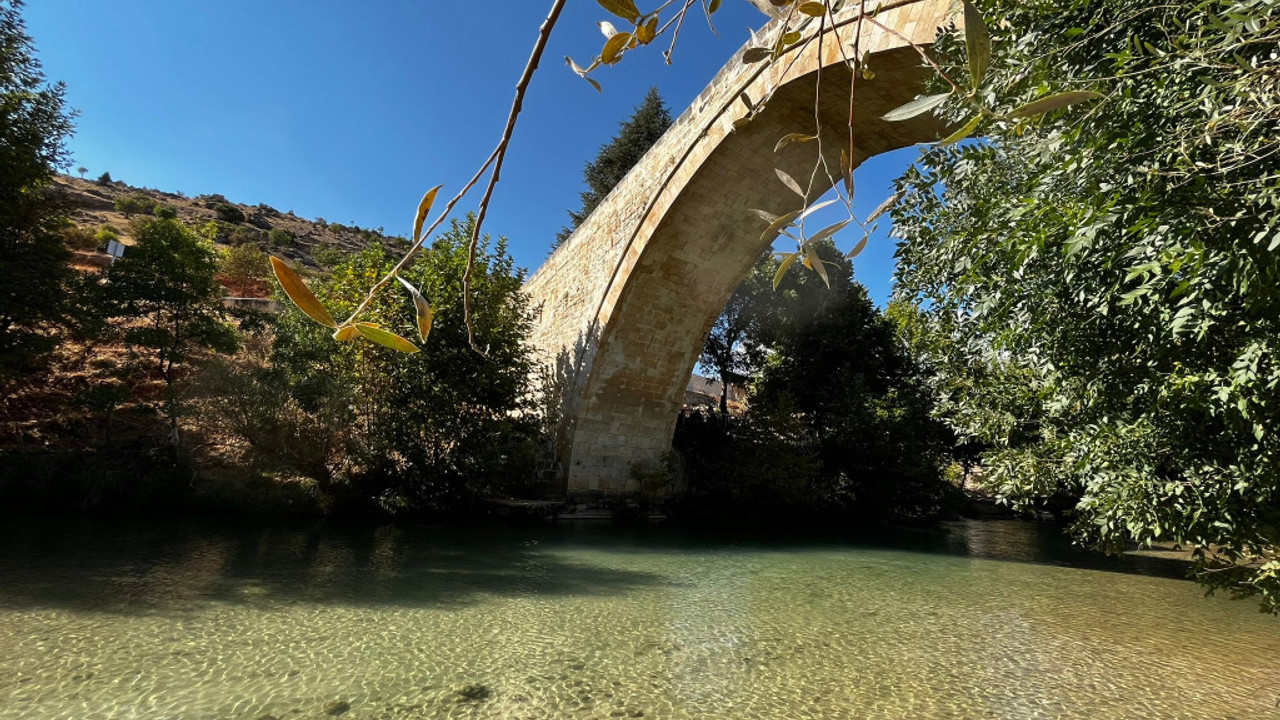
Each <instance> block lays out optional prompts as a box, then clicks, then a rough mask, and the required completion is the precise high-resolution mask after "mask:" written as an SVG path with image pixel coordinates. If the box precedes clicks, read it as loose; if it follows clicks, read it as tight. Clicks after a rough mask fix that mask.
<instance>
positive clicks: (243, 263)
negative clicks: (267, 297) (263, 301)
mask: <svg viewBox="0 0 1280 720" xmlns="http://www.w3.org/2000/svg"><path fill="white" fill-rule="evenodd" d="M218 272H219V275H220V277H219V279H220V280H222V281H223V282H225V283H226V284H227V285H228V286H229V287H230V288H231V290H232V292H233V293H235V294H237V295H248V294H250V293H249V292H247V291H249V290H254V291H257V292H262V291H265V290H266V288H267V287H268V285H267V283H268V281H269V280H270V278H271V264H270V263H269V262H268V261H267V254H266V253H264V252H263V251H262V249H261V248H259V247H258V246H257V245H254V244H252V243H245V244H243V245H236V246H234V247H231V248H228V249H227V250H226V251H225V252H223V254H222V259H221V262H220V263H219V265H218ZM257 292H254V293H253V294H257Z"/></svg>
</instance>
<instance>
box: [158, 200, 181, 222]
mask: <svg viewBox="0 0 1280 720" xmlns="http://www.w3.org/2000/svg"><path fill="white" fill-rule="evenodd" d="M152 214H153V215H155V216H156V217H158V218H160V219H161V220H174V219H176V218H177V217H178V210H177V208H175V207H173V206H172V205H165V204H163V203H156V207H155V210H153V211H152Z"/></svg>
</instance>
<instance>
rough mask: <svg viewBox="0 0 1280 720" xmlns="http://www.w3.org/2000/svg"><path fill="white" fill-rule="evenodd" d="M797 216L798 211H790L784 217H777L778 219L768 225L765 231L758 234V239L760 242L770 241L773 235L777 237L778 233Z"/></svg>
mask: <svg viewBox="0 0 1280 720" xmlns="http://www.w3.org/2000/svg"><path fill="white" fill-rule="evenodd" d="M799 214H800V211H799V210H792V211H791V212H789V213H787V214H786V215H780V216H778V219H777V220H774V221H773V222H771V223H769V227H768V228H766V229H765V231H764V232H763V233H761V234H760V239H761V240H766V239H770V238H772V237H774V236H775V235H777V234H778V233H780V232H782V229H783V228H785V227H786V226H788V225H790V224H791V221H793V220H795V219H796V217H797V216H798V215H799Z"/></svg>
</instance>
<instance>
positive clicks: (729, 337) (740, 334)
mask: <svg viewBox="0 0 1280 720" xmlns="http://www.w3.org/2000/svg"><path fill="white" fill-rule="evenodd" d="M777 270H778V262H777V261H776V260H774V258H773V251H772V250H766V251H765V252H764V253H762V254H761V255H760V258H759V259H757V260H756V262H755V264H754V265H752V267H751V271H750V272H749V273H748V274H747V277H746V278H744V279H743V281H742V282H741V283H740V284H739V285H738V287H737V288H736V289H734V291H733V295H731V296H730V297H729V301H728V302H727V303H726V304H725V307H724V310H723V311H721V313H720V317H718V318H716V321H715V324H714V325H712V326H711V333H710V334H709V335H708V336H707V341H706V343H705V344H704V345H703V346H702V355H701V356H700V357H699V360H698V362H700V363H701V364H702V365H704V366H706V367H708V368H711V369H712V370H713V371H714V372H715V374H716V378H717V379H719V380H720V384H721V392H720V412H721V413H726V414H727V413H728V412H729V386H730V385H731V384H738V385H741V384H742V383H744V382H746V381H747V380H748V379H749V378H751V377H752V376H753V375H755V374H756V373H758V372H759V370H760V366H761V363H762V362H763V361H764V358H765V356H766V348H765V346H764V344H763V342H762V341H763V334H764V332H765V328H764V327H763V323H765V322H767V320H768V319H769V315H770V314H771V313H772V311H774V310H776V309H777V296H776V295H775V294H774V289H773V276H774V274H775V273H776V272H777Z"/></svg>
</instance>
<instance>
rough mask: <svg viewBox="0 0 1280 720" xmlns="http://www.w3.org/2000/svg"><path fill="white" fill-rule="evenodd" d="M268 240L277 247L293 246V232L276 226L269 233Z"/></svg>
mask: <svg viewBox="0 0 1280 720" xmlns="http://www.w3.org/2000/svg"><path fill="white" fill-rule="evenodd" d="M267 242H268V243H270V244H272V245H274V246H276V247H291V246H292V245H293V233H291V232H289V231H288V230H285V229H283V228H276V229H275V230H272V231H271V232H269V233H267Z"/></svg>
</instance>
